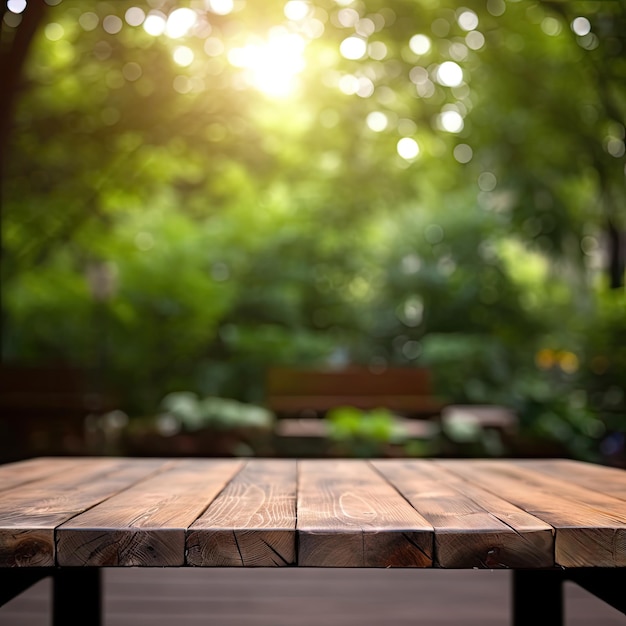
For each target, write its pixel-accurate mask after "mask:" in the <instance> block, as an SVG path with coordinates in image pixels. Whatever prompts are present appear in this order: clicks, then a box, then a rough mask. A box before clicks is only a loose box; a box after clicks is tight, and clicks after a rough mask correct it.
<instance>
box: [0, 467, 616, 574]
mask: <svg viewBox="0 0 626 626" xmlns="http://www.w3.org/2000/svg"><path fill="white" fill-rule="evenodd" d="M53 565H60V566H78V565H81V566H82V565H91V566H106V567H108V566H155V567H160V566H173V567H178V566H205V567H212V566H227V567H230V566H235V567H236V566H247V567H266V566H272V567H273V566H294V565H298V566H303V567H381V568H384V567H445V568H502V567H507V568H515V569H526V568H531V569H536V568H552V567H555V566H560V567H566V568H573V567H624V566H626V470H622V469H618V468H609V467H604V466H600V465H594V464H590V463H583V462H579V461H571V460H565V459H554V460H551V459H540V460H531V459H515V460H512V459H408V460H407V459H372V460H353V459H346V460H340V459H339V460H338V459H331V460H318V459H306V460H296V459H158V458H145V459H143V458H142V459H139V458H114V457H85V458H62V457H59V458H35V459H29V460H26V461H19V462H17V463H9V464H5V465H2V466H0V567H25V566H31V567H33V566H34V567H44V566H53Z"/></svg>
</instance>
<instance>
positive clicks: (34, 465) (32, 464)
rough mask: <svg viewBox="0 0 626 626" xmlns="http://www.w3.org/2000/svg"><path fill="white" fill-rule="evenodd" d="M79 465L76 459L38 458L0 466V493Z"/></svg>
mask: <svg viewBox="0 0 626 626" xmlns="http://www.w3.org/2000/svg"><path fill="white" fill-rule="evenodd" d="M79 463H80V459H78V458H67V457H39V458H36V459H25V460H23V461H15V462H13V463H7V464H5V465H1V466H0V491H4V490H5V489H12V488H13V487H17V486H18V485H24V484H26V483H30V482H34V481H36V480H39V479H41V478H47V477H49V476H52V475H53V474H57V473H59V472H62V471H66V470H68V469H71V468H72V467H77V465H78V464H79Z"/></svg>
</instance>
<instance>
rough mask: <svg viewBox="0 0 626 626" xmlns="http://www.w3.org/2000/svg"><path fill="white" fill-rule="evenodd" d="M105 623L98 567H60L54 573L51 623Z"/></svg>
mask: <svg viewBox="0 0 626 626" xmlns="http://www.w3.org/2000/svg"><path fill="white" fill-rule="evenodd" d="M77 619H78V621H79V622H80V623H81V624H84V626H100V625H101V623H102V589H101V573H100V570H99V569H98V568H97V567H69V568H63V567H60V568H57V569H56V570H55V571H54V573H53V591H52V624H53V626H67V625H68V624H75V623H76V621H77Z"/></svg>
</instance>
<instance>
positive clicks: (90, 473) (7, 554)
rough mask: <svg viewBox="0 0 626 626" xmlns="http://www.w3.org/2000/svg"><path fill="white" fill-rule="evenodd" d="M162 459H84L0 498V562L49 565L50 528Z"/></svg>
mask: <svg viewBox="0 0 626 626" xmlns="http://www.w3.org/2000/svg"><path fill="white" fill-rule="evenodd" d="M162 464H163V461H158V460H147V459H146V460H145V461H144V460H135V461H131V460H117V459H104V458H103V459H84V460H83V461H81V463H80V467H79V469H70V470H68V471H64V472H60V473H54V474H52V475H51V476H48V477H46V478H42V479H41V480H37V481H35V482H30V483H28V484H26V485H20V486H18V487H15V488H13V489H10V490H8V491H4V492H2V494H1V497H0V567H25V566H47V565H54V564H55V539H54V529H55V528H56V527H57V526H58V525H59V524H62V523H63V522H65V521H67V520H68V519H70V518H72V517H73V516H74V515H76V514H78V513H81V512H82V511H84V510H85V509H87V508H89V507H91V506H94V505H95V504H97V503H98V502H101V501H102V500H104V499H105V498H108V497H109V496H111V495H112V494H114V493H117V492H118V491H120V490H122V489H125V488H126V487H127V486H128V485H130V484H132V483H133V482H135V481H136V480H138V479H139V478H141V477H144V476H146V475H148V474H150V473H152V472H154V471H155V470H156V469H157V468H158V467H160V466H161V465H162Z"/></svg>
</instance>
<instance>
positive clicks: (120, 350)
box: [0, 0, 626, 466]
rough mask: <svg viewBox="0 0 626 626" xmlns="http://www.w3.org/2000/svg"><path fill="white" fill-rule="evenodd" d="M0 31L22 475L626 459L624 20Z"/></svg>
mask: <svg viewBox="0 0 626 626" xmlns="http://www.w3.org/2000/svg"><path fill="white" fill-rule="evenodd" d="M1 11H2V14H1V19H2V30H1V39H0V72H1V74H0V85H1V90H2V98H1V99H0V142H1V146H0V147H1V151H2V163H1V172H0V174H1V181H2V190H1V206H0V211H1V228H2V230H1V236H2V257H1V262H2V300H1V340H2V346H1V355H2V364H1V370H0V372H1V374H2V377H1V379H0V381H1V383H0V393H1V396H0V460H2V461H11V460H17V459H20V458H27V457H29V456H33V455H41V454H135V455H170V454H171V455H202V456H223V455H225V456H238V455H239V456H255V455H257V456H272V455H274V456H287V455H293V456H296V455H310V456H322V455H336V456H377V455H378V456H471V455H476V456H485V455H487V456H567V457H572V458H577V459H581V460H592V461H597V462H602V463H607V464H611V465H616V466H626V455H625V452H624V434H625V432H626V400H625V395H624V393H625V386H626V296H625V292H624V266H625V259H626V240H625V233H626V202H625V200H626V188H625V164H626V159H625V144H624V140H625V126H624V123H625V119H626V7H625V6H624V5H623V3H621V2H618V1H612V0H598V1H595V2H583V1H578V0H572V1H567V0H555V1H548V0H535V1H533V0H465V1H464V2H463V3H459V2H458V1H456V0H410V1H409V0H354V1H350V0H311V1H307V0H287V1H286V2H285V1H284V0H264V1H263V2H252V1H251V0H248V1H246V0H186V1H185V0H180V1H177V0H176V1H175V0H134V1H127V0H116V1H115V2H104V1H98V0H89V1H86V0H80V1H78V0H47V2H44V1H43V0H8V1H7V2H3V3H2V9H1ZM407 371H409V372H412V373H419V374H420V376H422V378H421V379H420V380H422V381H424V380H426V382H424V384H423V385H422V386H420V385H418V384H417V383H411V382H410V379H409V378H407V379H406V380H407V383H406V385H405V387H404V388H403V389H400V388H397V389H396V388H394V389H392V388H391V387H393V383H389V384H390V385H391V387H389V388H386V387H385V386H384V385H379V384H378V383H372V380H376V381H378V382H380V381H382V380H383V378H380V377H385V376H386V380H390V381H391V380H400V379H401V378H402V377H403V376H404V374H405V373H406V372H407ZM298 372H300V373H301V374H302V373H303V374H304V376H301V377H300V379H302V378H304V380H305V381H309V383H308V387H307V384H305V385H304V388H302V386H300V387H299V388H297V389H296V388H295V386H297V384H296V378H297V376H296V377H295V378H294V376H295V374H297V373H298ZM342 372H343V373H346V372H356V373H358V375H359V376H361V378H359V377H358V376H357V379H356V382H355V380H353V382H352V383H350V384H352V385H353V388H351V389H348V387H346V386H345V385H348V383H343V382H341V381H342V380H346V379H341V378H333V376H334V374H337V376H340V375H341V373H342ZM319 373H323V374H324V376H325V377H323V378H316V376H317V375H318V374H319ZM385 373H386V374H385ZM390 373H392V374H393V373H397V376H389V374H390ZM326 374H328V376H326ZM376 377H379V378H376ZM424 377H425V378H424ZM300 379H299V380H300ZM331 379H332V380H335V381H339V382H335V383H332V384H331V383H329V381H330V380H331ZM402 379H403V380H404V378H402ZM314 380H317V381H318V383H316V384H315V385H313V383H312V382H311V381H314ZM298 384H300V385H301V382H300V383H298ZM329 385H330V386H329ZM333 385H334V386H333ZM412 385H415V386H414V387H412ZM369 391H371V392H372V394H377V395H376V397H375V398H374V399H372V398H371V397H369V398H368V399H367V401H364V398H363V396H364V395H368V393H369ZM276 394H278V395H279V396H281V397H280V398H278V399H276V397H275V395H276ZM284 396H288V397H289V399H290V402H289V403H287V404H284V403H283V404H281V403H280V399H281V398H282V399H283V400H284ZM399 396H402V397H403V398H404V399H405V400H406V398H407V397H411V396H414V398H413V400H415V398H418V397H419V398H421V400H420V401H417V400H415V402H414V401H411V402H409V404H408V405H407V404H406V403H404V404H403V403H402V402H396V401H397V400H398V397H399ZM320 397H323V399H324V401H323V402H321V403H320V402H316V399H317V400H319V398H320ZM416 425H420V426H416ZM320 427H321V428H320Z"/></svg>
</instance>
